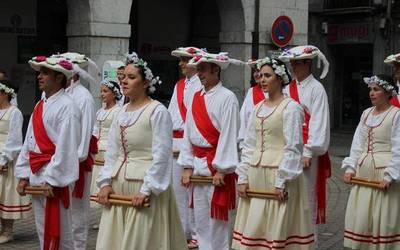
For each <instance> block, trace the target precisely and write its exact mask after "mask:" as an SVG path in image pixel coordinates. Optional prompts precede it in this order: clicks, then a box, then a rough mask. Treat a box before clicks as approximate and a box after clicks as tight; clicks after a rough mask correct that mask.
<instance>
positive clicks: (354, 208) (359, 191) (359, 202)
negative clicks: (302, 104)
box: [343, 107, 400, 250]
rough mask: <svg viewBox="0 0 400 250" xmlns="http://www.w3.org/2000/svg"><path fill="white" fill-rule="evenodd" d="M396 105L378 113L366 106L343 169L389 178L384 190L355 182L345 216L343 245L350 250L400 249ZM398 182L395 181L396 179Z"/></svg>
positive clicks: (398, 119) (358, 174)
mask: <svg viewBox="0 0 400 250" xmlns="http://www.w3.org/2000/svg"><path fill="white" fill-rule="evenodd" d="M399 111H400V110H399V109H398V108H396V107H391V108H390V109H389V110H388V111H386V112H384V113H381V114H380V115H377V116H374V115H372V112H373V108H369V109H367V110H366V111H365V112H364V113H363V115H362V117H361V120H360V124H359V125H358V127H357V130H356V133H355V135H354V138H353V143H352V149H351V153H350V156H349V157H347V158H346V159H345V160H344V161H343V168H345V169H346V172H347V173H348V172H353V173H354V172H355V174H356V177H360V178H364V179H367V180H375V181H382V180H383V179H385V180H388V181H392V183H391V186H390V187H389V189H388V190H387V191H381V190H379V189H376V188H370V187H364V186H359V185H354V186H353V187H352V188H351V191H350V195H349V199H348V203H347V208H346V215H345V235H344V237H345V238H344V246H345V247H349V248H352V249H370V250H399V249H400V184H399V183H398V181H399V176H400V162H399V160H400V158H399V154H400V152H399V150H400V140H399V139H400V138H399V132H400V131H399V129H400V127H399V126H400V117H399V115H400V113H399ZM396 181H397V182H396Z"/></svg>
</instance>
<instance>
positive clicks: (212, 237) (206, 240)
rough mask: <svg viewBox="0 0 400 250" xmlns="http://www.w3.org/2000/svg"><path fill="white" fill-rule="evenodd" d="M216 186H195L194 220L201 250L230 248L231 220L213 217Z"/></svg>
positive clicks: (226, 249) (224, 249)
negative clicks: (212, 200) (212, 210)
mask: <svg viewBox="0 0 400 250" xmlns="http://www.w3.org/2000/svg"><path fill="white" fill-rule="evenodd" d="M213 192H214V186H213V185H210V184H195V185H194V187H193V201H194V220H195V225H196V235H197V242H198V245H199V250H228V249H230V248H229V246H230V240H229V239H230V234H231V226H230V220H232V218H231V216H229V221H222V220H214V219H212V218H211V213H210V211H211V199H212V195H213Z"/></svg>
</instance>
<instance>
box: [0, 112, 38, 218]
mask: <svg viewBox="0 0 400 250" xmlns="http://www.w3.org/2000/svg"><path fill="white" fill-rule="evenodd" d="M22 122H23V117H22V114H21V111H19V110H18V108H16V107H14V106H11V107H10V108H8V109H5V110H0V152H1V155H0V165H6V166H7V167H8V172H7V173H6V174H0V218H2V219H22V218H26V217H28V215H29V213H30V211H31V206H32V204H31V200H30V197H29V196H20V195H18V193H17V191H16V187H17V185H18V180H17V179H16V178H15V177H14V165H15V162H16V160H17V157H18V154H19V152H20V151H21V148H22ZM10 128H12V129H11V130H10Z"/></svg>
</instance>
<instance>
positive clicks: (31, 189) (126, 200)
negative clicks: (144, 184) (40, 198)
mask: <svg viewBox="0 0 400 250" xmlns="http://www.w3.org/2000/svg"><path fill="white" fill-rule="evenodd" d="M45 191H47V189H46V188H44V187H41V186H27V187H25V193H26V194H30V195H45ZM90 200H91V201H95V202H98V197H97V196H95V197H93V196H92V197H90ZM108 201H109V202H110V203H111V204H112V205H120V206H133V205H132V197H130V196H125V195H118V194H110V196H109V199H108ZM143 207H150V200H149V199H148V198H147V199H146V200H145V201H144V203H143Z"/></svg>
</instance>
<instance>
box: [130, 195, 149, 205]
mask: <svg viewBox="0 0 400 250" xmlns="http://www.w3.org/2000/svg"><path fill="white" fill-rule="evenodd" d="M146 198H147V195H145V194H142V193H137V194H135V195H134V196H133V198H132V204H133V206H134V207H142V206H143V203H144V201H145V200H146Z"/></svg>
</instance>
